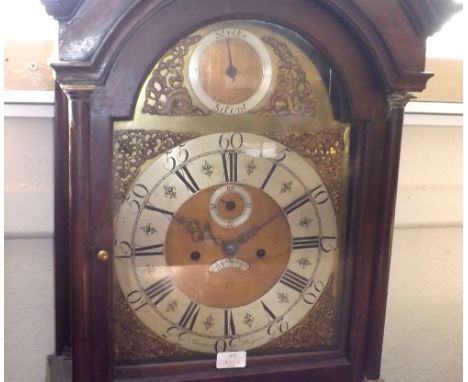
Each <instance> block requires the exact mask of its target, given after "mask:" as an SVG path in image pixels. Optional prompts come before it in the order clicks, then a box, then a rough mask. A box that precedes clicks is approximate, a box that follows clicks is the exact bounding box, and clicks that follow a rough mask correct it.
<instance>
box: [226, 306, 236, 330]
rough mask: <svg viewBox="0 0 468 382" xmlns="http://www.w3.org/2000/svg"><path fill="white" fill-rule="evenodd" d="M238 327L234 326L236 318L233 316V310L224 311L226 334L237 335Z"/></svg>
mask: <svg viewBox="0 0 468 382" xmlns="http://www.w3.org/2000/svg"><path fill="white" fill-rule="evenodd" d="M235 335H236V327H235V326H234V318H233V317H232V311H230V310H225V311H224V336H225V337H228V336H235Z"/></svg>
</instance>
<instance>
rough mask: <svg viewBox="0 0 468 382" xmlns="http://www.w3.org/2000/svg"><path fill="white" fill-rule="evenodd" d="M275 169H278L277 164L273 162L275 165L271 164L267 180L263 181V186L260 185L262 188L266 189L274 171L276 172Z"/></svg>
mask: <svg viewBox="0 0 468 382" xmlns="http://www.w3.org/2000/svg"><path fill="white" fill-rule="evenodd" d="M275 170H276V164H273V166H271V168H270V171H268V174H267V176H266V178H265V180H264V181H263V183H262V186H261V187H260V189H262V190H264V189H265V187H266V185H267V183H268V181H269V180H270V178H271V176H272V175H273V173H274V172H275Z"/></svg>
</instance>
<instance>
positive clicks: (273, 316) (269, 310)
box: [260, 300, 276, 321]
mask: <svg viewBox="0 0 468 382" xmlns="http://www.w3.org/2000/svg"><path fill="white" fill-rule="evenodd" d="M260 302H261V303H262V306H263V310H264V311H265V312H266V314H267V315H268V317H270V318H271V319H272V320H273V321H274V320H276V315H275V314H274V313H273V312H272V311H271V309H270V308H269V307H268V306H266V304H265V303H264V302H263V301H262V300H260Z"/></svg>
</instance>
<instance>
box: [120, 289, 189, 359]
mask: <svg viewBox="0 0 468 382" xmlns="http://www.w3.org/2000/svg"><path fill="white" fill-rule="evenodd" d="M114 317H116V320H114V341H115V347H114V350H115V358H116V361H117V362H118V363H119V362H134V361H141V360H142V359H147V360H149V359H155V360H170V359H174V358H182V359H183V358H187V359H190V358H191V357H193V355H194V353H193V352H190V351H188V350H185V349H183V348H182V347H180V346H177V345H174V344H172V343H170V342H167V341H164V340H163V339H162V338H159V337H158V336H156V335H154V334H152V333H151V331H150V330H149V329H148V328H146V326H145V325H144V324H143V323H142V322H141V321H140V320H139V319H138V318H137V316H136V315H135V313H134V312H133V311H132V310H131V309H130V308H129V306H128V303H127V301H126V300H125V298H124V296H123V295H122V292H121V291H120V288H119V286H118V285H117V284H116V285H114Z"/></svg>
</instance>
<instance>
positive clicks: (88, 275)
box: [44, 0, 428, 382]
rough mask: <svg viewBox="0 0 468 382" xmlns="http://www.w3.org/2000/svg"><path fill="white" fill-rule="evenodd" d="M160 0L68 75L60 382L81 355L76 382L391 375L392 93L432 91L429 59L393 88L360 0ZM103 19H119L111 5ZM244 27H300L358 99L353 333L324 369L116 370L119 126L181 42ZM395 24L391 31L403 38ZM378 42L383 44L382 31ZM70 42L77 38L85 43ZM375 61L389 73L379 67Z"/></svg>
mask: <svg viewBox="0 0 468 382" xmlns="http://www.w3.org/2000/svg"><path fill="white" fill-rule="evenodd" d="M44 3H47V1H44ZM160 3H161V7H160V8H159V9H156V8H155V7H154V3H153V4H152V3H151V2H141V3H140V4H139V5H137V6H135V7H134V8H133V9H132V10H131V12H130V14H129V15H127V18H128V19H129V20H130V22H129V23H119V24H117V25H116V28H115V30H114V31H113V33H112V36H111V38H109V39H108V40H107V41H106V43H105V44H104V46H105V49H103V51H104V53H100V54H99V55H98V56H97V58H93V63H92V64H91V65H90V66H89V67H86V65H84V66H79V65H77V66H74V65H69V66H67V65H57V66H56V67H55V69H56V72H57V77H58V81H59V82H60V83H61V84H62V85H63V88H64V89H65V92H66V93H67V95H68V97H69V101H68V104H67V102H66V101H65V97H64V95H63V93H62V92H61V91H60V89H57V92H56V102H57V103H56V106H57V109H56V129H55V161H56V162H55V163H56V164H55V178H56V185H55V195H56V196H55V205H56V211H55V232H56V235H55V251H56V257H55V278H56V333H57V334H56V352H57V356H52V357H51V358H50V359H49V367H50V370H51V372H50V375H51V377H52V381H54V382H56V381H57V382H58V381H66V380H70V379H67V378H70V375H69V373H70V370H71V365H70V360H69V359H67V358H66V357H63V356H62V355H63V354H64V353H65V354H66V353H68V352H69V350H68V349H69V347H70V346H71V351H72V355H73V377H74V381H76V382H104V381H111V380H112V378H113V376H114V377H115V378H117V380H121V381H125V380H130V379H131V380H135V379H137V380H141V381H157V380H160V381H169V380H177V381H182V380H198V381H219V380H226V381H238V380H240V378H241V377H242V381H269V382H272V381H306V380H307V381H310V380H312V379H313V380H314V381H316V382H319V381H324V382H325V381H326V382H361V381H362V380H363V378H364V376H365V374H366V376H367V378H369V379H378V378H379V375H380V359H381V348H382V340H383V325H384V317H385V307H386V296H387V287H388V275H389V261H390V250H391V235H392V228H393V215H394V206H395V197H396V185H397V176H398V166H399V150H400V141H401V130H402V115H403V107H399V108H398V107H397V108H393V109H391V108H389V107H388V106H387V99H386V97H387V92H393V91H395V90H407V89H410V90H421V89H422V88H423V87H424V84H425V81H426V80H427V78H428V75H426V74H422V73H420V72H422V70H423V65H424V62H423V59H422V61H421V56H420V55H418V56H417V57H416V56H415V58H416V59H415V60H411V58H408V62H407V71H408V74H407V75H406V77H405V76H400V77H399V81H400V82H398V81H397V80H395V83H393V84H390V83H384V80H383V78H382V77H383V75H382V73H381V72H382V71H383V72H386V73H387V74H388V73H393V75H394V76H395V78H397V77H398V76H399V75H401V73H398V69H396V68H395V67H392V65H394V63H393V62H392V60H391V59H390V58H389V57H387V56H386V55H385V53H384V50H378V51H374V52H371V51H370V50H369V49H368V47H367V46H366V43H367V41H365V37H363V36H362V35H357V34H355V32H354V25H352V24H351V23H349V21H345V18H344V17H342V15H341V14H340V12H349V15H351V16H349V15H348V17H347V18H346V20H349V19H350V18H351V19H353V22H354V23H356V25H357V24H359V23H361V24H362V25H363V26H364V27H363V29H364V30H370V29H371V28H372V25H371V24H370V23H369V22H368V21H366V19H365V15H364V14H363V13H359V12H357V8H356V6H355V5H352V4H351V2H349V4H348V2H347V1H341V2H340V1H338V0H336V1H335V0H334V1H329V2H327V1H310V2H303V1H292V0H288V1H276V2H275V4H274V6H273V5H272V4H271V2H270V1H265V0H259V1H245V0H242V1H230V0H219V1H211V0H207V1H200V2H192V3H190V4H189V3H188V2H186V1H169V2H165V3H164V4H165V6H162V4H163V2H160ZM166 3H167V4H166ZM337 4H339V6H337ZM68 5H69V4H68ZM68 5H67V6H68ZM153 8H154V9H153ZM99 9H100V12H108V13H109V15H110V16H109V17H115V18H117V17H116V15H114V14H113V12H114V11H113V9H112V7H109V8H103V7H101V8H99ZM236 18H237V19H242V18H247V19H248V18H256V19H261V20H265V21H270V22H274V23H278V24H282V25H284V26H286V27H289V28H291V29H292V30H295V31H297V32H298V33H300V34H301V35H302V36H304V37H305V38H306V39H309V40H310V41H311V42H312V43H313V44H314V45H316V46H317V47H319V48H320V49H321V50H322V53H323V54H324V55H325V56H327V57H328V58H329V59H330V61H331V62H333V63H334V65H335V69H336V71H337V72H338V73H339V75H340V77H341V78H342V80H343V82H344V84H345V88H346V93H347V97H348V99H349V103H348V104H347V105H343V109H347V110H349V111H350V122H352V124H353V131H352V140H351V158H350V167H351V170H352V176H351V179H350V194H349V195H350V203H349V210H348V217H349V218H348V219H349V222H348V224H349V225H348V227H349V229H348V232H347V236H348V237H347V243H348V250H347V253H346V262H347V264H348V267H347V270H346V276H345V279H346V280H348V281H349V284H348V285H347V286H348V287H351V288H352V293H348V294H347V295H346V301H344V305H343V306H345V307H349V315H345V317H344V318H345V320H344V322H343V325H342V327H343V328H347V329H348V330H349V331H348V333H347V336H345V337H346V341H345V344H344V345H345V346H344V347H343V348H341V349H339V351H337V352H336V357H334V358H333V359H329V358H327V357H326V356H325V357H324V358H323V359H322V360H319V361H317V360H316V361H315V362H314V363H313V364H312V363H311V362H310V361H311V358H310V357H309V355H307V354H301V355H277V356H270V357H266V356H262V357H255V358H252V359H249V360H248V368H246V369H244V370H224V371H216V370H215V367H214V361H197V362H181V363H177V364H173V363H167V364H159V365H134V366H120V367H117V368H116V369H114V364H113V358H114V354H113V351H114V349H113V334H112V333H113V327H112V312H113V310H112V303H113V297H112V285H113V284H112V283H113V279H112V264H111V262H108V263H105V262H101V261H100V260H98V259H97V258H96V256H95V254H96V253H97V251H99V250H100V249H103V248H104V249H107V250H108V251H111V248H112V246H113V243H112V241H113V233H112V203H111V200H112V176H111V175H112V121H113V119H124V118H129V117H130V116H131V113H132V108H133V107H134V100H135V97H136V94H137V91H138V89H139V88H140V86H141V81H142V80H143V79H145V78H146V76H147V74H148V70H149V69H150V68H151V66H152V64H153V63H154V62H155V60H157V59H158V58H160V56H161V54H162V53H163V52H164V51H165V50H166V49H167V48H168V47H169V46H171V45H173V44H174V43H175V42H176V41H177V40H178V39H179V38H180V37H182V36H184V35H186V34H187V33H189V32H191V31H192V30H194V28H196V27H199V26H201V25H204V24H207V23H209V22H214V21H219V20H223V19H236ZM391 22H392V20H388V25H380V26H379V27H380V28H381V29H385V28H390V27H392V25H390V24H391ZM368 36H374V37H375V36H377V35H376V34H374V33H372V32H369V34H368ZM415 36H416V34H414V36H413V40H411V41H410V40H409V39H408V40H406V41H405V40H403V41H400V44H401V46H400V51H401V52H408V53H411V51H412V49H413V48H414V44H415V42H414V41H415V40H418V38H420V37H417V36H416V37H415ZM67 39H68V41H70V40H73V35H71V36H70V35H68V36H67ZM420 39H422V42H420V46H424V42H423V40H424V39H423V38H422V37H421V38H420ZM379 44H381V45H383V44H384V43H383V42H377V45H379ZM376 61H380V62H384V63H386V67H382V68H378V67H376V64H375V62H376ZM103 68H105V71H103V70H102V69H103ZM410 72H411V73H412V74H410ZM388 78H391V75H390V74H388V75H387V79H388ZM401 78H403V79H401ZM74 84H76V85H78V86H73V85H74ZM81 84H87V85H90V84H91V85H93V86H95V88H90V87H89V86H85V87H80V85H81ZM69 190H71V194H70V192H69ZM315 358H316V359H317V358H318V359H320V355H318V356H317V355H315ZM65 375H68V376H67V377H64V376H65ZM150 376H152V377H150ZM157 376H160V377H157Z"/></svg>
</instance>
